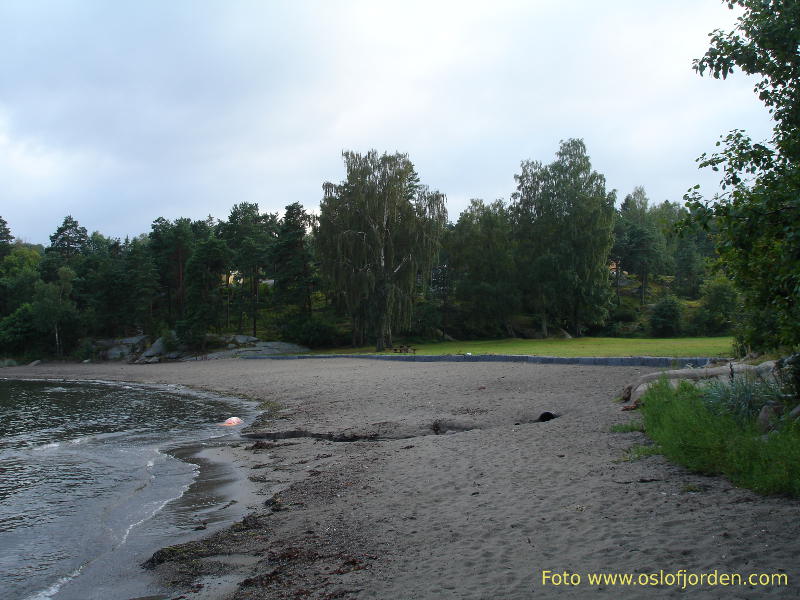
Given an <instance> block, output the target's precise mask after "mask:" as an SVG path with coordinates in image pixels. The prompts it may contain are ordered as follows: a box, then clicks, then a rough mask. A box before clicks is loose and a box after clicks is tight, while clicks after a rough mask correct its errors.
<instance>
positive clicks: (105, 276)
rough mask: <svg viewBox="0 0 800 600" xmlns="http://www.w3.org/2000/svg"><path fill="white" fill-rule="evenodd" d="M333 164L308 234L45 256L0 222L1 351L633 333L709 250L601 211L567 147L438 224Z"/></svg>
mask: <svg viewBox="0 0 800 600" xmlns="http://www.w3.org/2000/svg"><path fill="white" fill-rule="evenodd" d="M343 157H344V166H345V178H344V179H343V180H342V181H341V182H339V183H336V184H333V183H325V184H324V185H323V193H324V196H323V199H322V201H321V204H320V210H319V216H318V217H316V216H314V215H312V214H310V213H309V212H308V211H307V210H305V209H304V208H303V206H302V205H300V204H299V203H294V204H290V205H289V206H287V207H286V209H285V212H284V215H283V216H282V217H279V216H278V215H277V214H273V213H262V212H261V211H260V209H259V207H258V205H257V204H253V203H241V204H237V205H235V206H233V207H232V208H231V210H230V214H229V215H228V217H227V219H224V220H215V219H213V218H211V217H209V218H207V219H205V220H199V221H193V220H191V219H187V218H179V219H175V220H173V221H170V220H167V219H164V218H157V219H155V220H154V221H153V223H152V226H151V230H150V231H149V232H148V233H146V234H142V235H139V236H137V237H135V238H133V239H125V240H119V239H115V238H109V237H106V236H104V235H102V234H101V233H99V232H94V233H92V234H91V235H90V234H88V232H87V230H86V229H85V228H84V227H83V226H81V225H80V224H79V223H78V222H77V221H76V220H75V219H74V218H73V217H71V216H67V217H66V218H65V219H64V221H63V223H62V224H61V225H60V226H59V227H58V228H57V230H56V231H55V232H54V233H53V234H52V235H51V236H50V244H49V245H48V246H47V247H44V248H42V247H37V246H32V245H30V244H23V243H14V239H13V236H12V235H11V232H10V231H9V229H8V226H7V224H6V223H5V221H3V220H2V219H1V218H0V291H2V301H1V302H0V316H2V318H0V343H1V344H2V347H3V350H4V351H5V352H8V353H32V352H40V353H41V352H46V353H49V354H54V355H64V354H66V353H70V352H73V353H74V352H76V351H77V352H80V351H81V348H82V345H81V344H82V340H86V338H96V337H121V336H130V335H134V334H140V333H146V334H149V335H151V336H158V335H161V334H164V333H165V332H168V331H174V332H175V335H176V336H177V338H178V340H179V341H180V342H182V343H184V344H186V345H188V346H190V347H194V348H199V349H202V348H204V346H205V344H206V339H207V338H206V334H207V333H209V332H239V333H249V334H251V335H254V336H259V335H262V336H264V335H266V336H275V337H280V338H282V339H286V340H290V341H297V342H301V343H306V344H311V345H316V346H325V345H336V344H345V343H351V344H352V345H355V346H360V345H363V344H367V343H374V344H375V346H376V348H377V349H379V350H383V349H384V348H386V347H391V346H392V345H393V343H394V340H395V339H396V338H397V337H398V336H406V337H407V336H416V337H424V338H427V339H432V338H439V339H441V338H446V337H454V338H479V337H496V336H504V335H524V336H547V335H549V334H551V333H553V332H557V331H569V332H570V333H571V334H572V335H583V334H586V333H597V332H606V333H607V332H608V331H609V327H611V328H612V329H613V326H614V323H618V324H619V322H623V323H625V322H627V323H631V322H635V321H636V315H635V313H636V312H637V307H638V306H639V305H644V304H647V303H648V302H651V301H652V300H653V297H654V295H661V294H663V293H664V291H665V290H670V291H672V292H674V293H675V294H678V295H680V296H681V297H683V298H687V299H692V298H698V297H699V296H700V294H701V285H702V282H703V281H704V278H705V274H706V270H707V259H708V258H709V257H710V256H711V252H712V245H711V243H710V241H709V236H708V235H706V234H705V233H703V232H702V231H700V230H697V231H694V230H693V231H692V232H691V233H690V234H688V235H687V234H684V235H683V237H679V234H678V233H677V231H676V229H675V226H676V224H677V223H678V222H679V221H680V220H681V219H683V218H685V216H686V214H687V213H686V211H685V210H684V209H682V208H680V207H679V206H678V205H677V204H676V203H671V202H665V203H663V204H660V205H651V204H650V202H649V200H648V198H647V196H646V194H645V192H644V190H643V189H642V188H637V189H635V190H634V191H633V192H632V193H631V194H630V195H628V196H627V197H626V198H625V199H624V201H623V202H622V203H621V206H620V208H619V209H617V208H616V206H615V201H616V197H615V192H614V191H609V190H607V189H606V183H605V178H604V177H603V176H602V175H601V174H599V173H597V172H596V171H595V170H593V169H592V166H591V161H590V159H589V156H588V154H587V151H586V147H585V145H584V143H583V142H582V141H581V140H577V139H570V140H566V141H564V142H562V144H561V146H560V149H559V151H558V152H557V154H556V157H555V160H554V161H553V162H552V163H550V164H547V165H545V164H542V163H540V162H536V161H524V162H523V163H522V164H521V167H520V172H519V173H518V174H517V175H516V176H515V179H516V183H517V187H516V191H515V192H514V194H513V195H512V197H511V199H510V201H509V202H505V201H503V200H497V201H494V202H491V203H486V202H484V201H482V200H473V201H471V203H470V205H469V207H468V208H467V209H466V210H465V211H463V212H462V213H461V215H460V216H459V218H458V219H457V221H456V222H455V223H453V222H448V219H447V210H446V204H445V196H444V195H443V194H442V193H440V192H438V191H434V190H431V189H430V188H428V187H427V186H425V185H424V184H422V183H421V182H420V179H419V176H418V174H417V173H416V170H415V168H414V165H413V164H412V162H411V160H410V159H409V157H408V156H407V155H403V154H379V153H378V152H376V151H371V152H368V153H366V154H363V155H362V154H358V153H354V152H345V153H344V154H343ZM655 280H658V281H660V282H661V285H659V286H657V289H656V290H655V291H654V289H655V288H653V283H652V282H653V281H655ZM626 311H627V312H626ZM620 319H621V321H620ZM639 325H640V326H639V328H638V330H637V328H636V326H633V327H630V326H629V327H628V331H625V328H624V327H623V326H621V325H619V326H618V327H617V329H616V330H613V331H611V333H612V334H621V333H622V334H624V333H628V334H636V333H640V334H641V333H646V330H645V329H643V328H642V327H641V323H640V324H639ZM671 333H678V332H677V331H672V332H671ZM85 344H86V342H85V341H84V342H83V345H84V346H85Z"/></svg>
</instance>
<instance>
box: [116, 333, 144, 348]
mask: <svg viewBox="0 0 800 600" xmlns="http://www.w3.org/2000/svg"><path fill="white" fill-rule="evenodd" d="M146 342H147V336H146V335H135V336H133V337H127V338H122V339H121V340H119V343H120V344H125V345H127V346H134V347H136V346H144V345H145V343H146Z"/></svg>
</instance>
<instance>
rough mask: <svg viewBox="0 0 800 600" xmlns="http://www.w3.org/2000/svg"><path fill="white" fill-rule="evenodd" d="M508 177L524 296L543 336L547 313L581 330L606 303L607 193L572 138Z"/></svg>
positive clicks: (610, 196) (610, 200)
mask: <svg viewBox="0 0 800 600" xmlns="http://www.w3.org/2000/svg"><path fill="white" fill-rule="evenodd" d="M515 179H516V181H517V191H516V192H514V194H513V196H512V198H513V203H512V205H511V213H512V216H513V223H514V230H515V233H514V235H515V239H516V240H517V255H516V268H517V271H518V273H519V278H520V290H521V292H522V295H523V300H524V302H525V304H526V306H527V307H528V309H529V310H531V311H532V312H534V313H536V314H538V315H540V316H541V320H542V330H543V333H544V334H545V335H546V334H547V325H548V321H549V320H555V321H556V322H564V323H566V324H567V325H568V326H569V327H570V329H571V330H572V331H574V332H575V334H577V335H581V333H582V332H583V331H584V329H585V328H586V326H588V325H594V324H599V323H602V322H603V321H604V320H605V318H606V316H607V315H608V309H609V308H610V298H611V289H610V285H609V270H608V256H609V251H610V250H611V246H612V228H613V216H614V193H613V192H611V193H607V192H606V187H605V178H604V177H603V176H602V175H601V174H599V173H597V172H596V171H594V170H592V165H591V161H590V159H589V156H588V155H587V154H586V146H585V145H584V143H583V141H582V140H578V139H570V140H567V141H565V142H562V143H561V146H560V148H559V150H558V152H557V153H556V160H555V161H554V162H553V163H551V164H550V165H547V166H544V165H542V163H540V162H536V161H524V162H523V163H522V164H521V172H520V174H518V175H515Z"/></svg>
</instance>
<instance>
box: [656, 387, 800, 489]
mask: <svg viewBox="0 0 800 600" xmlns="http://www.w3.org/2000/svg"><path fill="white" fill-rule="evenodd" d="M641 411H642V414H643V416H644V424H645V430H646V432H647V434H648V435H649V436H650V437H651V438H652V439H653V440H654V441H655V442H656V443H657V444H658V445H659V448H660V449H661V451H662V452H663V453H664V455H665V456H667V458H669V459H670V460H673V461H675V462H677V463H679V464H681V465H683V466H685V467H687V468H689V469H691V470H693V471H698V472H700V473H707V474H722V475H725V476H726V477H728V478H729V479H730V480H731V481H732V482H733V483H734V484H736V485H741V486H744V487H748V488H750V489H753V490H755V491H756V492H759V493H764V494H789V495H791V496H795V497H798V496H800V426H798V424H797V423H796V422H795V423H788V424H787V425H786V426H785V427H783V428H781V429H779V430H777V431H775V432H773V433H772V434H770V435H768V436H766V437H765V438H762V436H761V435H759V432H758V430H757V429H756V427H755V424H754V423H753V422H752V421H747V420H744V421H743V420H742V419H741V418H739V417H737V416H734V415H732V414H730V413H728V412H726V411H724V410H717V407H714V408H712V407H711V406H710V405H709V404H708V403H707V402H706V401H705V400H704V392H703V390H701V389H698V388H696V387H694V386H693V385H691V384H689V383H686V382H681V384H680V385H679V387H678V388H677V389H673V388H672V387H671V386H670V385H669V383H668V382H667V381H666V380H665V379H662V380H660V381H658V382H657V383H656V384H655V385H653V386H652V387H651V388H650V389H649V390H648V391H647V393H646V394H645V395H644V397H643V398H642V408H641Z"/></svg>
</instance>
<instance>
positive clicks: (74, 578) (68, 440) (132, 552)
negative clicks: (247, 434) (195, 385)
mask: <svg viewBox="0 0 800 600" xmlns="http://www.w3.org/2000/svg"><path fill="white" fill-rule="evenodd" d="M254 414H255V407H254V405H253V403H250V402H245V401H242V400H235V399H230V398H222V397H217V396H213V395H209V394H199V393H188V392H186V391H184V390H180V389H179V388H177V387H175V388H172V387H156V386H143V385H123V384H109V383H101V382H97V383H69V382H58V383H53V382H32V381H0V597H1V598H9V599H20V600H48V599H53V600H91V599H93V598H98V599H100V598H102V599H103V600H113V599H115V598H120V599H124V598H131V597H134V596H144V595H148V594H152V593H154V592H157V591H160V590H159V589H158V587H157V585H156V584H155V582H154V581H148V580H147V578H146V577H145V574H144V573H143V571H142V569H141V568H140V566H139V565H140V564H141V563H142V562H143V561H144V560H146V559H147V558H148V557H149V556H150V554H151V553H152V552H153V551H154V550H156V549H158V548H160V547H162V546H166V545H170V544H173V543H175V542H176V540H179V539H181V536H183V537H184V538H187V537H188V536H189V535H190V534H192V532H193V531H194V528H195V527H196V526H197V525H198V524H199V522H200V521H201V520H202V521H209V522H211V524H212V525H213V524H214V523H215V522H218V521H220V520H222V519H224V518H225V511H224V510H223V503H224V501H225V498H223V497H222V495H221V493H220V492H219V486H218V485H217V486H215V485H209V483H214V482H215V481H216V482H217V483H224V482H226V481H227V482H230V481H231V480H232V479H234V475H233V473H232V471H231V470H229V468H228V467H227V466H225V465H211V464H207V463H204V462H203V461H202V460H200V459H193V458H191V457H192V455H193V452H192V451H191V450H190V449H187V448H186V446H188V445H192V446H194V447H195V448H199V447H200V446H202V445H203V443H206V444H209V443H213V441H214V438H219V437H220V436H224V435H230V430H229V429H228V428H224V427H220V426H219V425H218V423H220V422H222V421H224V420H225V419H226V418H228V417H230V416H234V415H235V416H239V417H241V418H243V419H244V420H245V422H246V423H247V422H248V421H250V420H251V419H252V417H253V416H254ZM203 440H205V442H203ZM217 441H219V440H217ZM178 457H180V458H182V459H183V460H181V459H179V458H178ZM201 471H202V473H201ZM198 475H200V476H201V477H200V480H198ZM201 484H203V485H201ZM187 490H188V491H189V493H187Z"/></svg>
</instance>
